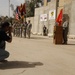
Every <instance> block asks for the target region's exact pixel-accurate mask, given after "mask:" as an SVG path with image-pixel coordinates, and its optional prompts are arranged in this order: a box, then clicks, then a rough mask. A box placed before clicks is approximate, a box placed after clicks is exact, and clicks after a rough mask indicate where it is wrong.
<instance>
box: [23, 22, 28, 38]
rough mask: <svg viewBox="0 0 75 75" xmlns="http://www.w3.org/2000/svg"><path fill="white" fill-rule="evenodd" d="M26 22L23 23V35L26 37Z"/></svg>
mask: <svg viewBox="0 0 75 75" xmlns="http://www.w3.org/2000/svg"><path fill="white" fill-rule="evenodd" d="M27 25H28V24H27V22H25V23H24V37H25V38H26V31H27Z"/></svg>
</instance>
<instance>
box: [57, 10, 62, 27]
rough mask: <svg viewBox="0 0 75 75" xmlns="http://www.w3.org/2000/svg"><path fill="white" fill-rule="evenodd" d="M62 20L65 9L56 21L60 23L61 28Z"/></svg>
mask: <svg viewBox="0 0 75 75" xmlns="http://www.w3.org/2000/svg"><path fill="white" fill-rule="evenodd" d="M62 18H63V9H61V10H60V13H59V15H58V17H57V19H56V22H57V23H58V25H59V26H61V25H62Z"/></svg>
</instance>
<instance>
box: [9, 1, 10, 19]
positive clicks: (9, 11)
mask: <svg viewBox="0 0 75 75" xmlns="http://www.w3.org/2000/svg"><path fill="white" fill-rule="evenodd" d="M9 18H10V0H9Z"/></svg>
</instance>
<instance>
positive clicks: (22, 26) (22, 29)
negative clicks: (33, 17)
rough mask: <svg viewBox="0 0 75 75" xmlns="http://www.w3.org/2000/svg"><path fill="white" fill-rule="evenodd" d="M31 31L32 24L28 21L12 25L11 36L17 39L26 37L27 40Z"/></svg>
mask: <svg viewBox="0 0 75 75" xmlns="http://www.w3.org/2000/svg"><path fill="white" fill-rule="evenodd" d="M31 29H32V24H31V23H30V20H29V21H28V23H27V22H24V23H23V22H22V23H20V22H17V23H14V24H13V36H17V37H25V38H26V35H27V36H28V38H30V35H31Z"/></svg>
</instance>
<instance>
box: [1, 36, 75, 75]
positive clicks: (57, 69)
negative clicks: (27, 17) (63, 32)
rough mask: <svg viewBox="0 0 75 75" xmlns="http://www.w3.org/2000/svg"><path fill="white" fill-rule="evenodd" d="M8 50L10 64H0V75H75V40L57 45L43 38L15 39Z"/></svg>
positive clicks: (49, 39)
mask: <svg viewBox="0 0 75 75" xmlns="http://www.w3.org/2000/svg"><path fill="white" fill-rule="evenodd" d="M6 49H7V50H8V51H9V52H10V57H9V58H8V61H9V62H7V63H0V75H75V39H69V41H68V45H55V44H53V40H52V38H48V37H43V36H36V35H33V36H32V37H31V39H27V38H26V39H25V38H17V37H13V42H12V43H11V44H10V43H7V48H6Z"/></svg>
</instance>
